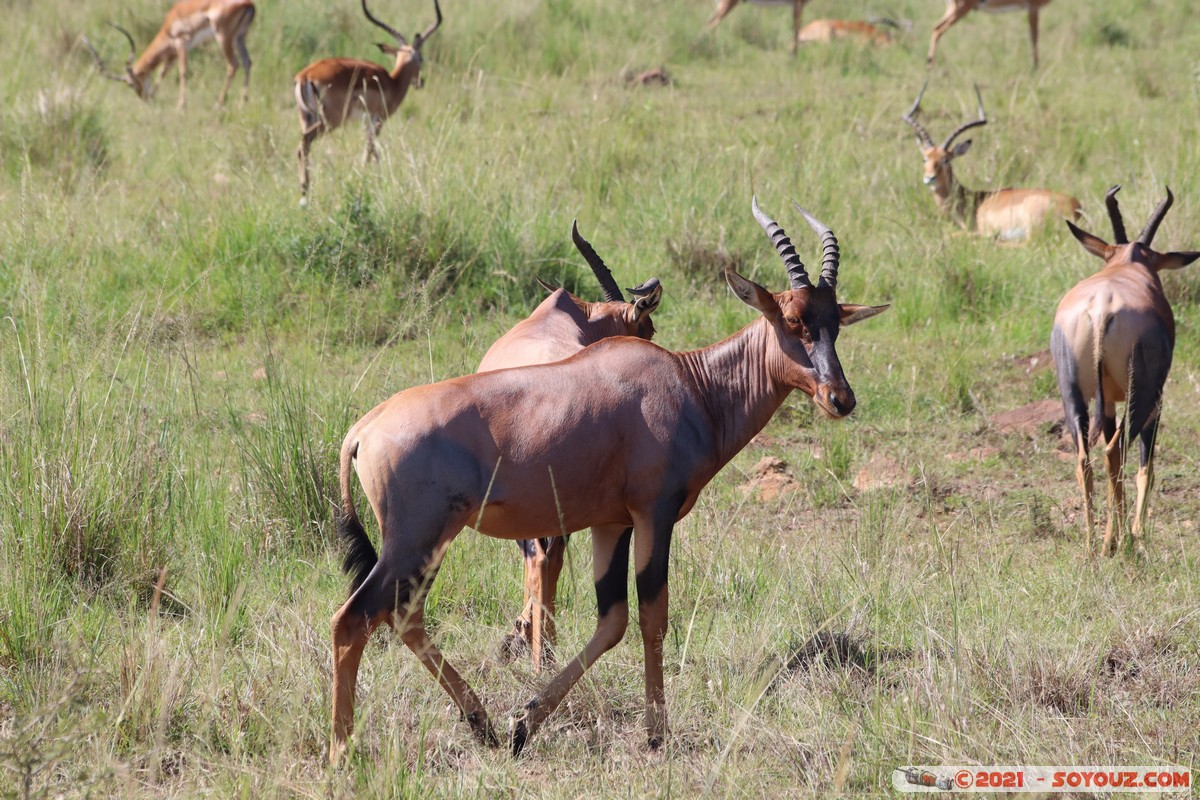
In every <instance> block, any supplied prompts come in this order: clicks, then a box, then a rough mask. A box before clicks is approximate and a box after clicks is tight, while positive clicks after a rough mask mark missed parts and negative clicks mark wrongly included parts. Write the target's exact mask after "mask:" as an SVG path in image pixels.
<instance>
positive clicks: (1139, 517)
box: [1132, 418, 1158, 553]
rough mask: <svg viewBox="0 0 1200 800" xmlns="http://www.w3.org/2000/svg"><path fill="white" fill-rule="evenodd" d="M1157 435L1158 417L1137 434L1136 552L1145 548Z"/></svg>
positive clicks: (1134, 536) (1134, 509)
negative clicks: (1139, 445) (1138, 450)
mask: <svg viewBox="0 0 1200 800" xmlns="http://www.w3.org/2000/svg"><path fill="white" fill-rule="evenodd" d="M1157 437H1158V419H1157V418H1156V419H1154V420H1153V421H1152V422H1149V423H1147V424H1146V426H1145V427H1143V428H1142V432H1141V433H1140V434H1139V435H1138V439H1139V442H1140V444H1141V456H1140V458H1139V463H1138V471H1137V500H1136V501H1135V503H1134V506H1133V533H1132V536H1133V546H1134V549H1135V550H1136V551H1137V552H1138V553H1142V552H1143V551H1144V550H1145V545H1144V543H1143V542H1144V533H1145V530H1146V512H1147V510H1148V503H1149V499H1150V490H1151V489H1153V488H1154V442H1155V439H1156V438H1157Z"/></svg>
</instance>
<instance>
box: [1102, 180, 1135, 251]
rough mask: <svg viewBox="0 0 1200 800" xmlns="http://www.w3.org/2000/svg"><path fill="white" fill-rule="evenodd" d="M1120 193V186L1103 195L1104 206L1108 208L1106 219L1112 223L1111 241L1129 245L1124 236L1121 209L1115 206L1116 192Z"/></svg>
mask: <svg viewBox="0 0 1200 800" xmlns="http://www.w3.org/2000/svg"><path fill="white" fill-rule="evenodd" d="M1119 191H1121V185H1120V184H1117V185H1116V186H1114V187H1112V188H1111V189H1109V190H1108V191H1107V192H1105V194H1104V205H1105V206H1106V207H1107V208H1108V218H1109V219H1110V220H1111V221H1112V229H1113V241H1114V242H1115V243H1116V244H1129V237H1128V236H1127V235H1126V234H1125V220H1123V219H1122V218H1121V208H1120V206H1118V205H1117V192H1119Z"/></svg>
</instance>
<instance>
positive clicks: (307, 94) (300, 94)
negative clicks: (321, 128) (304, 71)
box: [296, 79, 321, 128]
mask: <svg viewBox="0 0 1200 800" xmlns="http://www.w3.org/2000/svg"><path fill="white" fill-rule="evenodd" d="M296 107H297V108H298V109H300V113H301V114H302V115H303V116H304V127H306V128H307V127H310V126H312V124H313V123H314V122H317V121H318V120H320V119H321V93H320V91H319V90H318V89H317V85H316V84H315V83H313V82H312V81H309V80H303V79H299V80H297V81H296Z"/></svg>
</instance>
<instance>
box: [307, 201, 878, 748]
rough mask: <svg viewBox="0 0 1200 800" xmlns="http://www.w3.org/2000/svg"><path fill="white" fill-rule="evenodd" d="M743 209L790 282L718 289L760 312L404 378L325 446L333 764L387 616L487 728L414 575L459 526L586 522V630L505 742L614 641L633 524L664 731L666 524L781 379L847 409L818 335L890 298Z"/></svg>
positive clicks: (740, 442)
mask: <svg viewBox="0 0 1200 800" xmlns="http://www.w3.org/2000/svg"><path fill="white" fill-rule="evenodd" d="M753 209H754V214H755V217H756V218H757V219H758V220H759V223H760V224H761V225H762V226H763V228H764V230H765V231H766V232H767V234H768V236H769V237H770V238H771V240H772V242H773V243H774V244H775V247H776V250H777V251H778V252H779V255H780V256H781V258H782V259H783V261H784V265H785V266H786V268H787V271H788V275H789V278H790V284H791V285H790V288H789V289H787V290H785V291H783V292H779V293H778V294H772V293H771V292H769V291H767V290H766V289H764V288H763V287H762V286H759V285H758V284H756V283H753V282H752V281H749V280H747V279H746V278H743V277H742V276H741V275H739V274H737V272H735V271H734V270H733V269H732V268H730V267H726V269H725V279H726V280H727V281H728V283H729V286H730V288H732V289H733V292H734V294H736V295H737V296H738V298H739V299H740V300H742V302H744V303H746V304H747V305H749V306H751V307H752V308H754V309H757V310H758V311H759V313H760V314H761V316H760V317H759V318H758V320H757V321H755V322H753V323H751V324H750V325H748V326H746V327H745V328H743V329H742V330H741V332H739V333H736V334H734V335H733V336H730V337H729V338H728V339H725V340H724V341H722V342H720V343H718V344H714V345H711V346H709V347H706V348H704V349H701V350H696V351H692V352H688V353H672V352H669V351H667V350H664V349H662V348H661V347H658V346H657V345H655V344H652V343H651V342H647V341H643V340H641V339H635V338H630V337H615V338H609V339H605V340H603V341H600V342H597V343H596V344H594V345H591V346H590V347H587V348H585V349H583V350H582V351H580V352H579V353H577V354H576V355H574V356H572V357H571V358H568V359H566V360H565V361H559V362H556V363H554V364H546V365H541V366H531V367H518V368H514V369H504V370H497V371H494V372H484V373H477V374H475V375H468V376H465V377H462V378H454V379H452V380H448V381H442V382H441V383H435V384H432V385H429V386H421V387H416V388H413V389H409V390H407V391H404V392H401V393H399V394H397V395H394V396H393V397H392V398H390V399H389V400H387V401H385V402H384V403H382V404H381V405H379V406H377V407H376V408H375V409H373V410H372V411H370V412H368V413H367V414H366V416H364V417H363V418H362V419H361V420H359V421H358V422H357V423H356V424H355V425H354V427H352V428H351V429H350V432H349V433H348V434H347V435H346V439H345V441H344V442H343V444H342V450H341V462H340V485H341V491H342V506H341V508H340V509H339V513H338V529H339V532H340V534H341V535H342V537H343V538H344V539H345V540H346V541H347V542H348V543H349V545H350V551H349V554H348V555H347V557H346V563H345V568H346V571H347V572H349V573H351V575H352V583H353V591H352V594H351V595H350V598H349V599H348V600H347V601H346V603H345V604H344V605H343V606H342V607H341V608H340V609H339V610H338V611H337V613H335V614H334V616H333V620H332V629H333V675H334V677H333V725H332V741H331V745H330V756H331V759H333V760H336V759H337V758H338V757H339V754H340V753H341V751H342V749H343V747H344V746H345V744H346V739H347V737H348V736H349V734H350V732H351V729H352V727H353V721H354V688H355V682H356V680H357V675H358V668H359V663H360V661H361V658H362V654H363V648H364V647H365V645H366V643H367V640H368V638H369V637H370V634H371V632H372V631H373V630H374V629H375V628H376V627H377V626H378V625H379V624H380V623H384V622H386V623H387V624H389V625H391V626H392V627H393V628H395V629H396V630H397V632H398V633H399V635H400V637H401V639H402V640H403V641H404V643H405V644H406V645H407V646H408V647H409V648H410V649H411V650H412V651H413V653H414V654H415V655H416V656H417V658H419V659H420V660H421V662H422V663H423V664H424V665H425V667H426V668H427V669H428V670H429V671H430V672H431V673H432V674H433V675H434V677H435V678H436V679H437V680H438V682H439V683H440V684H441V686H442V687H443V689H445V691H446V692H447V693H448V694H449V695H450V697H451V698H452V699H453V700H454V702H455V704H456V705H457V706H458V708H459V709H460V710H461V712H462V714H463V715H464V717H465V718H466V720H467V722H468V723H469V724H470V726H471V728H472V729H473V731H474V732H475V734H476V736H478V737H479V738H480V739H481V740H483V741H485V742H488V743H491V744H496V743H498V742H497V739H496V735H495V733H494V731H493V729H492V726H491V723H490V721H489V719H488V715H487V712H486V711H485V710H484V708H483V705H482V704H481V703H480V701H479V698H478V697H477V696H476V695H475V693H474V691H472V690H471V688H470V687H469V686H468V685H467V683H466V682H465V681H464V680H463V679H462V677H461V676H460V675H459V673H458V672H457V671H456V670H455V669H454V667H452V666H451V665H450V664H449V662H447V661H446V659H445V658H444V657H443V656H442V653H441V652H440V651H439V650H438V648H437V646H436V645H434V643H433V642H432V641H431V640H430V638H429V635H428V633H427V631H426V630H425V623H424V607H425V598H426V595H427V594H428V591H429V587H430V583H431V582H432V580H433V579H434V577H435V576H436V573H437V570H438V567H439V565H440V563H441V559H442V557H443V555H444V554H445V552H446V549H447V548H448V547H449V546H450V544H451V542H452V541H453V540H454V538H455V537H456V536H457V535H458V533H459V532H460V531H461V530H462V528H463V527H464V526H468V525H469V526H471V527H473V528H475V529H476V530H477V531H480V532H481V533H484V534H487V535H488V536H495V537H498V538H506V539H522V538H527V537H529V536H530V535H531V534H533V535H536V536H556V535H558V534H560V533H562V532H564V531H566V532H569V531H576V530H579V529H580V528H584V527H588V526H591V528H592V548H593V554H594V558H593V567H594V575H595V585H596V599H597V606H598V616H599V620H598V623H597V626H596V631H595V633H594V634H593V635H592V637H591V639H590V640H589V641H588V643H587V645H586V646H585V647H584V649H583V651H582V652H581V653H580V654H579V655H578V656H576V657H575V658H574V659H572V660H571V661H570V662H569V663H568V664H567V665H566V667H564V668H563V670H562V671H561V672H559V674H558V675H557V676H556V677H555V678H554V679H553V680H552V681H550V683H549V684H548V685H547V686H546V687H545V688H544V689H543V690H542V691H540V692H539V693H538V694H537V695H536V696H535V697H534V698H533V699H532V700H531V701H530V702H529V703H527V704H526V705H525V706H524V708H523V710H522V712H521V714H520V715H519V716H518V717H516V718H513V719H512V720H510V727H509V743H510V745H511V747H512V751H513V753H514V754H517V753H519V752H520V751H521V749H522V747H523V746H524V744H525V742H526V740H527V738H528V737H529V736H530V735H532V734H533V733H534V732H535V731H536V730H537V728H538V727H539V726H540V725H541V724H542V722H543V721H544V720H545V719H546V717H547V716H548V715H549V714H550V713H551V712H552V711H554V709H555V708H557V707H558V705H559V703H560V702H561V701H562V699H563V698H564V696H565V695H566V694H567V692H568V691H569V690H570V689H571V687H572V686H573V685H574V684H575V683H576V682H577V681H578V680H579V679H580V677H582V675H583V673H584V671H585V670H586V669H587V668H588V667H589V666H590V665H592V664H594V663H595V662H596V659H598V658H599V657H600V656H601V655H602V654H603V653H604V652H606V651H607V650H609V649H610V648H612V647H613V646H615V645H616V644H617V643H618V642H619V641H620V640H621V639H622V638H623V636H624V634H625V628H626V625H627V623H628V620H629V608H628V592H627V584H626V581H627V572H628V569H629V555H630V553H629V550H630V541H631V538H632V539H633V564H634V572H635V574H636V576H637V593H638V610H639V614H638V618H639V623H640V626H641V630H642V641H643V644H644V648H645V663H646V670H645V684H646V728H647V730H648V732H649V737H650V744H651V746H652V747H654V746H658V745H660V744H661V743H662V742H663V740H664V738H665V737H666V734H667V720H666V709H665V696H664V693H663V671H662V662H663V637H664V634H665V633H666V626H667V596H668V593H667V565H668V560H669V555H670V549H671V532H672V529H673V528H674V525H675V522H676V521H677V520H679V519H680V518H681V517H683V516H684V515H685V514H687V513H688V511H690V510H691V508H692V506H693V505H694V504H695V502H696V499H697V497H698V495H699V493H700V491H701V490H702V489H703V488H704V486H705V485H706V484H707V483H708V482H709V481H710V480H712V478H713V476H714V475H716V474H717V472H718V471H719V470H720V469H721V468H722V467H723V466H724V465H725V464H726V463H728V462H729V460H730V459H731V458H733V457H734V456H735V455H737V453H738V452H739V451H741V449H742V448H743V447H745V446H746V444H747V443H748V442H749V441H750V439H751V438H752V437H753V436H754V435H755V434H757V433H758V432H759V431H760V430H761V429H762V428H763V426H764V425H766V424H767V422H768V421H769V420H770V419H771V416H772V415H773V414H774V413H775V411H776V409H778V408H779V407H780V405H782V404H783V402H784V401H785V400H786V399H787V397H788V395H790V394H791V392H792V390H793V389H799V390H801V391H802V392H804V393H805V394H807V395H809V396H810V397H812V398H813V400H814V401H815V402H816V405H817V407H818V408H819V409H821V410H822V411H823V412H824V413H825V414H826V415H827V416H829V417H833V418H840V417H844V416H846V415H847V414H849V413H850V412H851V411H852V410H853V409H854V406H855V398H854V393H853V392H852V391H851V389H850V386H849V384H848V383H847V382H846V378H845V375H844V374H843V373H842V367H841V364H840V363H839V362H838V357H837V352H836V350H835V349H834V342H835V340H836V339H837V335H838V332H839V330H840V328H841V327H842V326H844V325H849V324H851V323H854V322H858V321H859V320H863V319H866V318H868V317H872V316H874V315H876V314H878V313H880V312H881V311H883V310H884V308H886V306H876V307H871V306H855V305H841V304H839V303H838V302H837V299H836V297H835V287H836V282H837V273H838V261H839V252H838V244H837V239H836V238H835V237H834V235H833V232H832V231H830V230H829V229H828V228H826V227H825V226H824V225H822V224H821V223H820V222H818V221H817V220H815V219H813V218H812V217H811V216H809V215H808V214H807V212H804V211H803V210H801V214H803V215H804V217H805V219H806V220H808V222H809V224H810V225H811V226H812V227H813V229H814V230H816V231H817V232H818V234H819V235H820V237H821V241H822V245H823V260H822V267H821V277H820V279H819V281H818V282H817V284H816V285H815V286H814V285H813V283H812V282H811V281H810V280H809V277H808V274H807V272H806V271H805V269H804V265H803V264H802V263H801V262H800V259H799V257H798V256H797V255H796V251H795V248H793V247H792V244H791V242H790V241H789V240H788V238H787V236H786V235H785V234H784V232H783V231H782V230H781V229H780V228H779V226H778V225H776V224H775V222H774V221H772V220H770V219H769V218H767V216H766V215H765V214H763V213H762V211H761V210H760V209H759V208H758V204H757V202H756V203H754V205H753ZM352 470H354V471H356V472H357V474H358V478H359V481H360V482H361V484H362V487H363V491H364V493H365V494H366V495H367V499H368V501H369V502H370V504H371V507H372V509H373V511H374V512H375V517H376V520H377V521H378V523H379V526H380V531H381V533H380V536H381V540H382V546H381V552H380V554H379V555H378V556H377V555H376V552H375V548H374V546H373V545H372V544H371V540H370V539H369V538H368V536H367V534H366V531H365V530H364V529H363V526H362V524H361V523H360V521H359V518H358V515H357V512H356V511H355V508H354V501H353V498H352V496H351V471H352ZM631 526H632V528H633V531H634V533H633V536H632V537H631V535H630V533H629V529H630V527H631Z"/></svg>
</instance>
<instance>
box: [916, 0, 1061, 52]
mask: <svg viewBox="0 0 1200 800" xmlns="http://www.w3.org/2000/svg"><path fill="white" fill-rule="evenodd" d="M1049 2H1050V0H946V13H945V14H943V15H942V18H941V19H940V20H938V22H937V24H936V25H934V26H933V35H932V36H930V37H929V56H928V58H927V59H926V63H927V64H929V65H930V66H932V65H933V57H934V54H935V53H936V52H937V45H938V39H941V38H942V34H944V33H945V32H946V31H948V30H950V26H952V25H953V24H954V23H956V22H958V21H959V20H960V19H962V18H963V17H965V16H966V15H967V14H969V13H971V12H972V11H974V10H975V9H981V10H983V11H991V12H997V11H1021V10H1022V9H1024V10H1025V11H1028V12H1029V41H1030V42H1031V43H1032V44H1033V68H1034V69H1037V66H1038V49H1037V44H1038V13H1039V12H1040V11H1041V10H1042V7H1043V6H1045V5H1047V4H1049Z"/></svg>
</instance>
